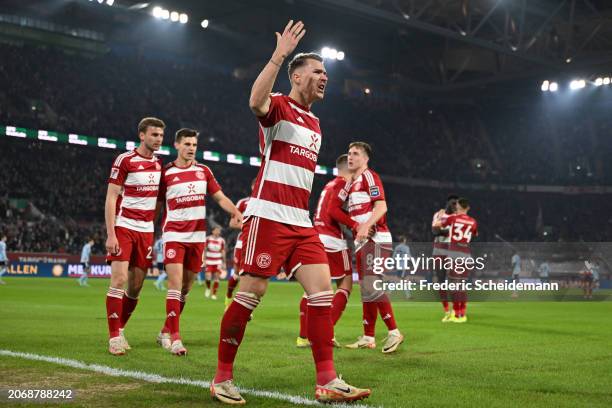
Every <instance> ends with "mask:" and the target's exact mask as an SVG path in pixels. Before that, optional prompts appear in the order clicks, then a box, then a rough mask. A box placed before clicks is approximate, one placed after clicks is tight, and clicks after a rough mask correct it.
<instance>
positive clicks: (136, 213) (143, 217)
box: [121, 207, 155, 221]
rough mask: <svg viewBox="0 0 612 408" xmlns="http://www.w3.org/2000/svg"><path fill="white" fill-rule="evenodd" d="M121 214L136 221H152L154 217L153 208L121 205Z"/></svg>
mask: <svg viewBox="0 0 612 408" xmlns="http://www.w3.org/2000/svg"><path fill="white" fill-rule="evenodd" d="M121 216H122V217H125V218H129V219H132V220H136V221H153V220H154V219H155V210H136V209H133V208H125V207H122V208H121Z"/></svg>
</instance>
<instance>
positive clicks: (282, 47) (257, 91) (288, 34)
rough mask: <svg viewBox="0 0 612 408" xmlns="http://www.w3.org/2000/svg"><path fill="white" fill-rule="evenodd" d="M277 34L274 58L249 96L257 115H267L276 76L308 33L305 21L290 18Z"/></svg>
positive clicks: (251, 105) (264, 69) (260, 75)
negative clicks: (295, 20) (286, 59)
mask: <svg viewBox="0 0 612 408" xmlns="http://www.w3.org/2000/svg"><path fill="white" fill-rule="evenodd" d="M275 34H276V49H275V50H274V53H273V54H272V58H270V60H269V61H268V63H267V64H266V66H265V67H264V68H263V70H262V71H261V73H260V74H259V76H258V77H257V79H256V80H255V83H254V84H253V88H251V97H250V98H249V107H250V108H251V111H253V113H254V114H255V115H257V116H266V115H267V114H268V111H269V109H270V92H272V87H274V82H275V81H276V76H277V75H278V71H280V69H281V67H282V65H283V62H284V61H285V58H287V57H288V56H289V54H291V53H292V52H293V51H294V50H295V47H297V45H298V43H299V42H300V40H301V39H302V37H304V34H306V29H304V23H302V22H301V21H298V22H297V23H295V24H293V20H289V23H287V26H286V27H285V30H284V31H283V33H282V34H280V33H278V32H277V33H275Z"/></svg>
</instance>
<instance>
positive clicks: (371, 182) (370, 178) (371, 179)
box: [363, 170, 376, 187]
mask: <svg viewBox="0 0 612 408" xmlns="http://www.w3.org/2000/svg"><path fill="white" fill-rule="evenodd" d="M363 175H364V176H365V178H366V180H367V181H368V184H369V186H370V187H372V186H375V185H376V183H375V182H374V176H372V173H370V170H366V171H364V172H363Z"/></svg>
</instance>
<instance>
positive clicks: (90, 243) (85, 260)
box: [79, 238, 94, 286]
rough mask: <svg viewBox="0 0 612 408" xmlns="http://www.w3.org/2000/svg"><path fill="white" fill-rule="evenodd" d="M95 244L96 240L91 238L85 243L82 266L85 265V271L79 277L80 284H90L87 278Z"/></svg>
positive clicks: (82, 252) (82, 250)
mask: <svg viewBox="0 0 612 408" xmlns="http://www.w3.org/2000/svg"><path fill="white" fill-rule="evenodd" d="M93 245H94V240H93V239H91V238H89V239H88V240H87V242H85V245H83V249H81V266H82V267H83V271H82V272H81V277H80V278H79V286H89V284H88V283H87V278H88V276H89V272H90V270H91V264H90V262H91V247H93Z"/></svg>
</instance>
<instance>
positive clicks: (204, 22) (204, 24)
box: [200, 19, 209, 29]
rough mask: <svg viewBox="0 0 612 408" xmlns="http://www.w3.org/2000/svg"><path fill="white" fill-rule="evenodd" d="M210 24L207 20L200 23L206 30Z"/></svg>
mask: <svg viewBox="0 0 612 408" xmlns="http://www.w3.org/2000/svg"><path fill="white" fill-rule="evenodd" d="M208 24H209V23H208V20H207V19H204V20H202V22H201V23H200V25H201V26H202V28H204V29H206V28H208Z"/></svg>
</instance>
